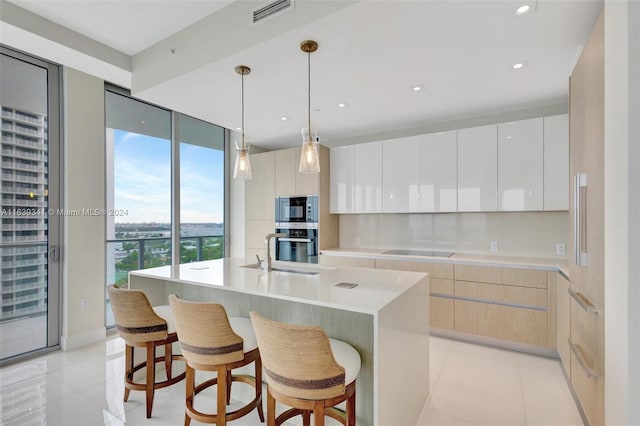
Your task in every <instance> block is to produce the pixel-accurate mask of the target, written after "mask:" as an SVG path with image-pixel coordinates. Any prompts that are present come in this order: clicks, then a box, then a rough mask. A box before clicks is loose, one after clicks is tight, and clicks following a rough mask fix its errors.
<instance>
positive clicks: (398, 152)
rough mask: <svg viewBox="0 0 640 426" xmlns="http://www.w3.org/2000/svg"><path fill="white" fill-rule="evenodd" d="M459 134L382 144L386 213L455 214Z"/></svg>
mask: <svg viewBox="0 0 640 426" xmlns="http://www.w3.org/2000/svg"><path fill="white" fill-rule="evenodd" d="M456 133H457V132H456V131H455V130H453V131H449V132H440V133H432V134H427V135H418V136H411V137H407V138H401V139H394V140H389V141H383V148H382V152H383V158H382V179H383V184H382V188H383V198H382V199H383V202H382V210H383V212H385V213H406V212H455V211H456V205H457V195H456V192H457V183H456V181H457V172H456V168H457V165H456V149H457V148H456Z"/></svg>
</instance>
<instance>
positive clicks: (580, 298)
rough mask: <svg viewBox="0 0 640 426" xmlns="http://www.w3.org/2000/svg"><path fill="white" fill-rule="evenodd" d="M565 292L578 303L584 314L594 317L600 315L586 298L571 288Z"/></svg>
mask: <svg viewBox="0 0 640 426" xmlns="http://www.w3.org/2000/svg"><path fill="white" fill-rule="evenodd" d="M567 291H568V292H569V294H570V295H571V297H573V298H574V300H575V301H576V302H578V305H580V307H581V308H582V309H584V310H585V312H587V313H589V314H594V315H598V314H599V313H600V312H599V311H598V308H596V306H595V305H594V304H593V303H591V301H590V300H589V299H587V296H585V295H584V294H582V293H580V292H579V291H578V290H575V289H574V288H572V287H569V288H568V289H567Z"/></svg>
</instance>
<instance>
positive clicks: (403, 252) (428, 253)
mask: <svg viewBox="0 0 640 426" xmlns="http://www.w3.org/2000/svg"><path fill="white" fill-rule="evenodd" d="M382 254H398V255H404V256H429V257H451V256H453V255H454V254H455V253H451V252H446V251H423V250H387V251H384V252H382Z"/></svg>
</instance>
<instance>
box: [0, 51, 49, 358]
mask: <svg viewBox="0 0 640 426" xmlns="http://www.w3.org/2000/svg"><path fill="white" fill-rule="evenodd" d="M0 93H2V98H1V99H0V104H1V108H2V110H1V114H0V117H1V120H2V121H1V123H2V125H1V126H2V150H1V155H2V163H1V165H2V175H1V182H2V185H1V188H0V192H1V194H2V198H1V200H0V230H1V232H2V236H1V237H0V238H1V239H0V286H1V288H0V290H1V294H2V309H1V312H0V362H3V361H7V360H9V359H14V358H17V357H20V356H21V355H25V354H28V353H31V352H34V351H38V350H43V349H46V348H50V347H53V346H57V345H58V344H59V336H60V303H59V301H60V297H59V283H60V279H59V265H58V244H59V235H60V226H59V221H58V219H59V217H58V215H56V211H57V210H58V208H59V200H60V196H59V195H60V181H59V176H60V174H59V159H60V150H59V142H60V127H59V126H60V124H59V123H60V120H59V117H60V108H59V74H58V67H57V66H56V65H53V64H49V63H47V62H44V61H40V60H37V59H35V58H31V57H28V56H26V55H23V54H20V53H17V52H14V51H11V50H9V49H5V48H2V51H1V57H0Z"/></svg>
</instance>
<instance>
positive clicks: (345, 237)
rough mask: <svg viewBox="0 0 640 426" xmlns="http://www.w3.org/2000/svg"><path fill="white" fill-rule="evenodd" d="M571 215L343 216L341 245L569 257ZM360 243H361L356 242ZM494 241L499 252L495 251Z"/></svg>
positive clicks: (565, 213) (528, 213)
mask: <svg viewBox="0 0 640 426" xmlns="http://www.w3.org/2000/svg"><path fill="white" fill-rule="evenodd" d="M568 215H569V214H568V212H521V213H506V212H505V213H439V214H426V213H425V214H354V215H340V247H342V248H370V249H427V250H440V251H453V252H459V253H478V254H497V255H502V256H530V257H544V258H566V255H556V244H558V243H562V244H565V245H566V244H567V243H568V238H569V216H568ZM356 241H358V242H359V245H357V244H356ZM492 241H497V242H498V247H499V251H498V252H497V253H492V252H491V251H490V245H491V242H492Z"/></svg>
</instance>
